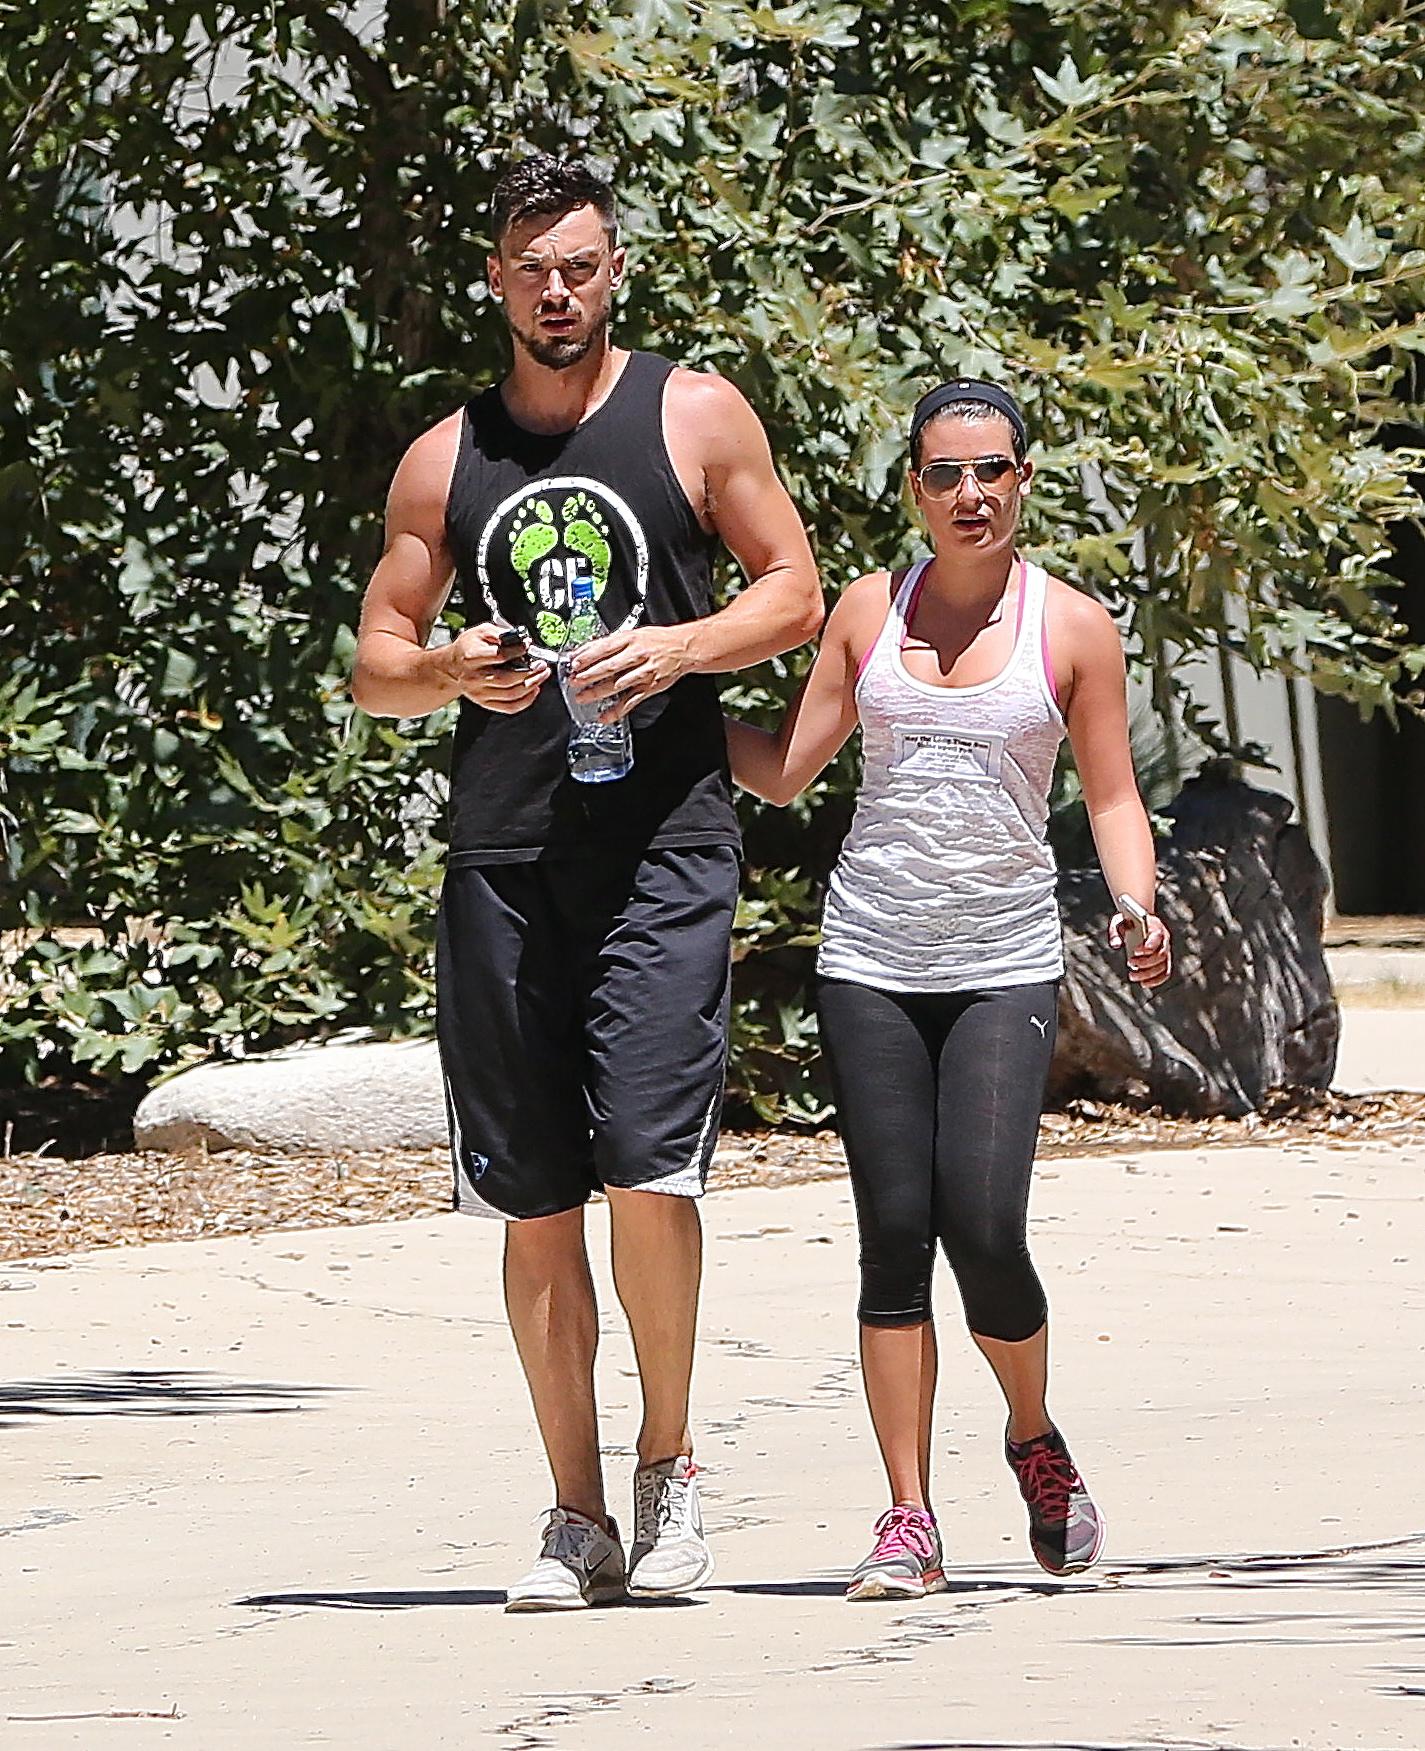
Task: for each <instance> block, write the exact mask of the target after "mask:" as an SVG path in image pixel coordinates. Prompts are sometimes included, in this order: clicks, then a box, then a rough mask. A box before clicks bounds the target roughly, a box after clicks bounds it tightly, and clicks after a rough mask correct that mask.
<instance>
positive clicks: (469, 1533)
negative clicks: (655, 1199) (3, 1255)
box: [0, 1145, 1425, 1751]
mask: <svg viewBox="0 0 1425 1751" xmlns="http://www.w3.org/2000/svg"><path fill="white" fill-rule="evenodd" d="M1422 1195H1425V1149H1422V1148H1419V1147H1413V1148H1405V1149H1400V1150H1396V1151H1392V1152H1369V1153H1367V1152H1346V1151H1332V1150H1328V1149H1325V1148H1319V1147H1315V1146H1307V1145H1292V1146H1288V1147H1284V1148H1281V1149H1276V1150H1234V1151H1228V1150H1222V1151H1215V1152H1204V1153H1177V1154H1168V1153H1161V1154H1152V1155H1144V1156H1137V1157H1129V1156H1118V1157H1113V1158H1110V1159H1104V1160H1082V1161H1061V1162H1050V1163H1046V1164H1044V1166H1042V1167H1041V1169H1040V1176H1039V1180H1038V1182H1037V1190H1036V1194H1035V1245H1036V1252H1037V1257H1038V1260H1039V1263H1040V1267H1041V1270H1042V1271H1043V1273H1044V1275H1045V1277H1046V1281H1047V1283H1048V1287H1049V1292H1050V1298H1051V1302H1052V1304H1053V1307H1054V1310H1055V1336H1056V1350H1057V1372H1056V1391H1055V1404H1056V1408H1057V1414H1058V1416H1059V1418H1060V1420H1061V1422H1062V1424H1063V1426H1064V1428H1065V1430H1066V1432H1067V1433H1068V1434H1069V1436H1070V1438H1071V1440H1072V1442H1073V1444H1074V1448H1075V1452H1076V1454H1077V1455H1078V1457H1079V1459H1080V1462H1081V1463H1082V1465H1083V1467H1084V1469H1085V1471H1086V1473H1087V1474H1088V1476H1089V1477H1090V1479H1091V1481H1092V1482H1093V1484H1094V1487H1095V1489H1096V1492H1097V1493H1098V1495H1099V1497H1100V1499H1101V1501H1102V1502H1103V1504H1104V1506H1105V1508H1106V1510H1107V1514H1108V1521H1109V1540H1108V1552H1107V1557H1106V1560H1105V1561H1104V1563H1103V1564H1102V1566H1101V1567H1100V1568H1099V1569H1098V1570H1097V1571H1095V1572H1094V1573H1093V1574H1092V1575H1091V1576H1087V1577H1083V1578H1080V1579H1077V1580H1074V1581H1071V1582H1067V1583H1062V1584H1060V1583H1055V1582H1053V1581H1050V1580H1049V1579H1048V1578H1047V1577H1046V1576H1044V1575H1042V1574H1041V1573H1040V1572H1039V1570H1038V1569H1037V1568H1035V1567H1034V1565H1033V1564H1032V1563H1031V1562H1030V1561H1029V1560H1028V1557H1027V1554H1026V1549H1025V1541H1024V1532H1023V1518H1022V1510H1021V1508H1020V1505H1019V1502H1018V1498H1017V1496H1016V1495H1015V1492H1014V1489H1013V1484H1012V1480H1011V1479H1010V1478H1009V1475H1008V1473H1007V1472H1006V1471H1005V1469H1004V1466H1003V1462H1002V1460H1001V1458H1000V1454H999V1439H1000V1428H1001V1422H1002V1416H1001V1410H1000V1407H999V1405H998V1403H997V1400H996V1396H995V1394H994V1391H993V1388H992V1385H991V1383H990V1382H989V1380H988V1378H987V1377H986V1375H985V1374H984V1372H983V1368H982V1366H981V1365H979V1364H978V1359H977V1358H974V1357H972V1355H971V1354H970V1352H969V1349H968V1344H967V1342H966V1340H965V1339H964V1336H963V1333H962V1332H961V1330H960V1329H959V1327H958V1324H957V1322H956V1321H955V1319H954V1317H953V1315H952V1313H951V1307H950V1302H951V1295H950V1294H949V1293H948V1292H947V1291H948V1285H945V1284H943V1283H942V1290H941V1295H940V1305H941V1310H942V1327H941V1330H942V1357H943V1369H942V1383H941V1393H940V1406H939V1415H938V1430H939V1434H938V1443H939V1449H938V1451H939V1466H938V1505H939V1510H940V1518H941V1523H942V1526H943V1528H944V1531H945V1535H946V1543H947V1548H948V1551H949V1553H950V1555H951V1559H952V1562H953V1564H954V1568H953V1571H952V1573H953V1585H952V1590H951V1592H950V1593H949V1594H948V1595H947V1596H943V1597H939V1598H935V1599H932V1600H929V1601H927V1602H925V1603H923V1604H921V1605H916V1606H911V1607H900V1606H896V1605H890V1606H884V1605H882V1606H871V1605H864V1606H859V1607H852V1606H848V1605H846V1604H845V1603H844V1602H843V1601H842V1599H841V1596H840V1595H841V1590H842V1585H843V1576H844V1573H845V1571H846V1569H847V1567H848V1566H849V1565H850V1564H851V1563H852V1562H854V1561H855V1560H856V1559H857V1558H858V1557H859V1555H860V1554H861V1553H862V1549H863V1547H864V1545H865V1544H866V1541H867V1534H868V1532H869V1528H870V1524H871V1520H872V1518H873V1517H874V1515H875V1514H876V1513H877V1512H878V1511H879V1509H880V1508H881V1506H882V1505H883V1504H882V1497H881V1489H882V1485H881V1481H880V1478H879V1475H878V1468H877V1465H876V1462H875V1459H874V1456H873V1451H872V1447H871V1441H870V1436H869V1432H868V1428H867V1423H866V1417H865V1412H864V1408H863V1405H862V1401H861V1396H860V1387H859V1381H858V1378H857V1373H856V1368H855V1364H854V1361H853V1345H854V1327H853V1324H852V1308H853V1298H854V1286H853V1279H854V1259H855V1247H854V1239H853V1230H852V1220H851V1209H850V1202H849V1199H848V1197H847V1194H846V1190H845V1187H844V1185H843V1184H842V1183H840V1182H836V1183H830V1184H815V1185H805V1186H799V1187H793V1188H787V1189H784V1190H779V1191H738V1192H730V1193H725V1194H721V1195H719V1196H716V1197H714V1198H711V1199H709V1200H708V1203H707V1205H706V1216H707V1224H708V1230H709V1270H708V1285H707V1292H706V1303H705V1321H704V1331H705V1339H704V1343H703V1346H702V1350H701V1353H700V1360H699V1372H698V1379H697V1399H698V1407H699V1421H698V1430H699V1438H700V1450H699V1457H700V1460H701V1462H702V1464H703V1466H704V1467H705V1473H704V1477H705V1484H706V1490H705V1501H706V1505H707V1510H708V1516H709V1521H710V1526H711V1528H712V1530H713V1533H714V1538H715V1548H716V1550H717V1555H718V1564H719V1567H718V1573H717V1575H716V1576H715V1578H714V1580H713V1582H712V1584H711V1586H710V1587H709V1588H708V1589H707V1590H706V1591H705V1592H703V1593H702V1594H700V1595H698V1596H697V1597H696V1598H695V1599H694V1600H691V1601H688V1602H679V1603H674V1604H667V1605H653V1604H649V1605H640V1606H638V1607H634V1608H624V1609H612V1610H605V1611H600V1612H591V1613H587V1614H580V1615H577V1616H573V1617H568V1616H566V1617H558V1618H550V1617H506V1616H505V1615H503V1614H502V1612H501V1610H500V1603H501V1588H502V1586H503V1584H504V1582H505V1581H506V1580H507V1579H509V1578H510V1577H512V1576H513V1575H514V1574H516V1573H518V1572H520V1571H521V1570H522V1569H523V1568H524V1567H525V1566H526V1565H527V1563H528V1561H529V1560H530V1558H531V1556H532V1554H533V1551H534V1548H535V1541H536V1538H537V1529H538V1516H539V1514H540V1510H541V1509H542V1508H543V1507H544V1506H546V1502H547V1493H548V1492H547V1483H546V1479H545V1476H544V1472H543V1469H542V1465H541V1463H540V1462H539V1460H538V1458H537V1448H536V1446H535V1442H534V1437H533V1432H532V1428H531V1426H530V1419H529V1415H528V1411H527V1406H526V1400H525V1395H524V1389H523V1386H522V1383H521V1381H520V1379H519V1376H518V1373H517V1370H516V1367H515V1363H514V1360H513V1356H512V1353H511V1349H510V1345H509V1341H508V1338H507V1335H506V1333H505V1330H504V1325H503V1320H502V1318H501V1313H500V1307H499V1295H498V1288H497V1269H496V1266H497V1257H498V1245H499V1232H498V1229H497V1228H496V1227H495V1226H494V1225H492V1224H485V1223H482V1222H479V1221H475V1220H471V1219H468V1218H456V1217H449V1218H445V1219H435V1220H421V1221H415V1222H406V1223H392V1224H388V1225H384V1226H377V1227H364V1228H347V1229H339V1230H327V1231H320V1232H318V1231H313V1232H305V1233H295V1234H294V1233H292V1232H285V1233H278V1234H271V1235H267V1236H260V1237H251V1238H238V1239H231V1240H224V1241H214V1242H187V1243H179V1244H172V1245H155V1246H149V1247H143V1248H135V1249H131V1250H128V1249H125V1250H114V1251H110V1252H104V1253H97V1254H90V1255H86V1256H80V1257H76V1258H73V1259H70V1260H67V1261H64V1262H56V1263H44V1264H40V1265H36V1266H30V1267H26V1266H7V1267H4V1268H3V1269H0V1319H3V1321H4V1325H5V1332H4V1337H5V1345H6V1355H7V1362H6V1367H5V1375H6V1378H7V1379H8V1380H9V1381H10V1383H11V1384H9V1385H8V1386H4V1387H0V1423H3V1425H4V1447H3V1462H0V1463H3V1470H0V1488H2V1490H3V1494H0V1502H3V1506H0V1526H2V1527H3V1532H4V1534H5V1536H4V1537H3V1539H0V1559H3V1568H4V1589H3V1607H0V1667H2V1669H3V1674H4V1676H3V1703H0V1727H3V1733H0V1737H3V1742H4V1744H5V1746H6V1747H15V1748H16V1751H41V1748H49V1747H59V1746H66V1747H68V1746H80V1747H84V1748H85V1751H108V1748H109V1747H123V1748H125V1751H127V1748H129V1747H143V1748H147V1747H158V1746H172V1747H178V1748H181V1751H210V1748H212V1751H220V1748H225V1747H230V1746H242V1747H261V1748H265V1747H279V1746H280V1747H284V1748H286V1747H299V1746H342V1747H345V1748H347V1751H375V1748H381V1751H384V1748H387V1747H391V1748H395V1747H402V1748H404V1747H416V1748H420V1751H424V1748H425V1747H445V1746H451V1747H455V1746H461V1747H485V1746H490V1747H506V1748H509V1751H517V1748H518V1751H534V1748H537V1747H544V1746H557V1747H561V1748H563V1747H578V1748H579V1751H603V1748H606V1747H608V1748H612V1747H619V1748H620V1751H623V1748H627V1747H637V1746H643V1745H648V1746H655V1745H657V1746H664V1745H667V1746H673V1747H677V1748H678V1751H700V1748H701V1747H714V1746H733V1747H742V1746H748V1747H751V1746H763V1745H768V1744H770V1745H779V1744H786V1745H790V1744H792V1743H794V1742H795V1743H805V1744H810V1745H816V1746H818V1747H826V1748H828V1751H891V1748H895V1751H910V1748H911V1747H915V1748H918V1751H930V1748H937V1751H948V1748H950V1747H966V1748H969V1747H974V1748H976V1751H1011V1748H1013V1751H1045V1748H1048V1747H1058V1748H1061V1751H1070V1748H1077V1751H1128V1748H1130V1747H1132V1748H1140V1747H1168V1746H1172V1747H1181V1748H1188V1747H1193V1748H1197V1747H1214V1748H1220V1751H1268V1748H1270V1751H1280V1748H1285V1747H1289V1746H1290V1747H1303V1748H1317V1751H1344V1748H1346V1747H1352V1748H1357V1747H1359V1748H1361V1751H1365V1748H1370V1751H1381V1748H1384V1747H1414V1748H1417V1751H1418V1748H1419V1747H1421V1746H1422V1745H1425V1592H1422V1582H1425V1491H1422V1489H1421V1487H1420V1482H1419V1479H1420V1474H1421V1459H1420V1455H1421V1437H1422V1387H1421V1382H1422V1380H1425V1294H1422V1290H1421V1287H1420V1243H1421V1210H1422ZM591 1226H592V1228H593V1230H594V1231H595V1235H596V1247H595V1251H596V1257H597V1260H598V1274H599V1278H600V1286H601V1294H602V1296H603V1298H604V1303H605V1306H606V1307H607V1308H609V1309H612V1307H613V1305H614V1304H613V1300H612V1296H611V1293H610V1291H609V1283H608V1273H607V1269H606V1264H605V1256H604V1255H605V1245H604V1239H605V1236H604V1229H605V1213H604V1212H603V1211H602V1209H599V1210H596V1211H595V1212H594V1213H593V1215H592V1217H591ZM605 1328H606V1332H607V1340H606V1343H605V1345H604V1349H603V1352H602V1357H601V1364H600V1366H601V1384H602V1392H603V1400H604V1403H605V1405H606V1407H607V1418H606V1423H605V1433H606V1440H607V1442H608V1444H609V1446H608V1454H609V1465H610V1469H611V1472H612V1475H613V1478H614V1480H615V1484H614V1490H615V1494H614V1506H615V1511H616V1512H619V1513H620V1515H621V1517H626V1515H627V1504H626V1497H627V1490H628V1471H629V1468H630V1464H631V1456H630V1451H629V1448H628V1445H627V1443H628V1442H629V1441H630V1440H631V1438H632V1434H633V1430H634V1424H635V1401H636V1382H635V1379H634V1376H633V1373H632V1364H631V1358H630V1351H629V1346H628V1342H627V1339H626V1336H625V1335H624V1332H623V1329H622V1325H621V1321H620V1319H619V1318H618V1317H617V1316H616V1315H615V1314H614V1313H612V1312H610V1313H609V1314H608V1315H607V1316H606V1318H605Z"/></svg>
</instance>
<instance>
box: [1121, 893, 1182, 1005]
mask: <svg viewBox="0 0 1425 1751" xmlns="http://www.w3.org/2000/svg"><path fill="white" fill-rule="evenodd" d="M1127 928H1128V920H1127V919H1126V918H1125V917H1124V916H1123V914H1122V913H1121V912H1115V913H1114V915H1113V917H1112V918H1111V919H1110V920H1109V925H1108V940H1109V942H1110V943H1111V944H1112V946H1113V947H1114V948H1122V947H1123V934H1124V932H1125V931H1126V930H1127ZM1172 970H1173V943H1172V938H1171V937H1170V936H1169V935H1168V927H1167V925H1166V924H1164V923H1163V921H1162V919H1161V918H1159V917H1157V916H1156V915H1155V914H1154V913H1152V912H1150V913H1149V914H1148V930H1147V934H1146V935H1145V936H1144V938H1143V946H1142V947H1141V948H1138V949H1135V950H1134V951H1133V953H1132V954H1131V955H1129V957H1128V977H1129V978H1130V979H1131V980H1132V982H1133V983H1134V984H1135V985H1141V986H1142V987H1143V989H1144V990H1145V991H1152V990H1153V989H1154V988H1155V987H1156V986H1158V985H1161V984H1162V983H1163V981H1164V980H1165V979H1166V978H1167V977H1168V975H1169V974H1170V973H1171V972H1172Z"/></svg>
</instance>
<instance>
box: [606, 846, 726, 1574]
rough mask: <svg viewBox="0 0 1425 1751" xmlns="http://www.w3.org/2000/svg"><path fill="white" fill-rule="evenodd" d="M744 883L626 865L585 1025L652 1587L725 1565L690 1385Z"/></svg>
mask: <svg viewBox="0 0 1425 1751" xmlns="http://www.w3.org/2000/svg"><path fill="white" fill-rule="evenodd" d="M737 876H738V870H737V858H736V856H735V854H734V853H733V852H732V851H731V850H730V849H726V848H722V849H719V848H711V849H704V850H694V849H683V850H671V851H653V852H648V853H647V854H645V855H644V856H643V857H642V858H641V859H640V860H639V862H638V864H637V866H636V867H632V868H628V869H626V870H624V871H623V872H621V878H622V879H621V881H620V883H619V888H620V891H619V892H618V893H617V894H616V895H612V894H611V895H610V898H611V899H612V900H613V903H612V904H611V905H610V906H609V910H608V913H607V915H606V917H605V918H604V919H602V920H601V921H600V922H601V929H602V940H601V941H600V944H599V953H598V962H597V969H596V976H595V978H594V979H593V980H592V981H591V983H590V990H589V999H588V1004H587V1008H586V1010H585V1017H584V1040H585V1047H586V1050H587V1053H588V1065H589V1081H588V1089H589V1114H590V1119H591V1121H592V1125H593V1136H594V1163H595V1170H596V1173H597V1175H598V1179H599V1181H600V1183H601V1184H602V1185H603V1187H604V1189H605V1191H606V1192H607V1193H608V1197H609V1204H610V1217H611V1228H612V1236H613V1266H614V1279H615V1282H616V1285H617V1288H618V1294H619V1298H620V1300H621V1301H622V1303H623V1305H624V1308H625V1310H626V1311H627V1314H628V1319H629V1324H630V1326H631V1327H632V1332H633V1343H634V1350H635V1353H636V1355H637V1358H638V1370H639V1376H640V1378H641V1380H642V1384H643V1426H642V1429H641V1431H640V1433H639V1438H638V1466H637V1469H636V1471H635V1474H634V1480H633V1494H634V1539H633V1546H632V1549H631V1551H630V1553H629V1558H630V1561H629V1585H630V1587H631V1588H633V1590H634V1591H636V1592H641V1593H682V1592H688V1591H690V1590H691V1589H692V1588H694V1587H698V1586H701V1585H702V1583H703V1582H704V1581H706V1580H707V1578H708V1576H709V1575H710V1574H711V1573H712V1569H713V1558H712V1553H711V1551H710V1550H709V1549H708V1546H707V1543H706V1540H705V1539H704V1537H703V1526H702V1510H701V1506H700V1503H699V1499H698V1482H697V1472H696V1468H695V1467H694V1466H693V1464H692V1461H691V1457H690V1454H691V1448H692V1441H691V1439H690V1436H689V1431H688V1392H689V1384H690V1380H691V1375H692V1363H693V1339H694V1332H695V1328H696V1324H697V1313H698V1286H699V1280H700V1276H701V1271H702V1231H701V1227H700V1224H699V1220H698V1214H697V1209H696V1202H697V1199H698V1198H699V1197H700V1196H701V1195H702V1191H703V1187H704V1184H705V1182H706V1179H707V1172H708V1164H709V1162H710V1161H711V1159H712V1153H713V1150H714V1148H715V1147H716V1144H717V1121H718V1115H719V1113H720V1111H721V1108H722V1085H723V1072H724V1067H725V1064H726V1059H727V1024H728V1009H729V995H730V974H731V958H730V954H729V938H730V932H731V928H732V917H733V912H734V910H735V908H736V904H737Z"/></svg>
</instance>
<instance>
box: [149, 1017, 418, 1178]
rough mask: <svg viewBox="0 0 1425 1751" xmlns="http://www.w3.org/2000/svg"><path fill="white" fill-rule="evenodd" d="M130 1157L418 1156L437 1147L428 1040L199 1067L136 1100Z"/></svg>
mask: <svg viewBox="0 0 1425 1751" xmlns="http://www.w3.org/2000/svg"><path fill="white" fill-rule="evenodd" d="M134 1140H135V1142H136V1143H137V1145H138V1147H139V1148H140V1149H194V1148H198V1147H199V1146H206V1147H207V1148H209V1149H214V1150H216V1149H264V1150H272V1151H275V1152H278V1153H292V1154H296V1153H299V1152H303V1151H307V1150H315V1151H325V1150H330V1151H336V1150H342V1149H426V1148H430V1147H432V1146H436V1145H444V1143H445V1141H446V1131H445V1094H444V1088H443V1085H442V1082H441V1075H440V1061H439V1058H438V1057H437V1054H436V1047H435V1042H434V1040H400V1041H376V1040H371V1041H360V1042H350V1041H327V1042H324V1043H319V1044H314V1045H306V1046H297V1047H293V1048H292V1049H291V1050H290V1051H286V1052H271V1053H266V1054H264V1055H262V1056H261V1057H253V1058H242V1059H237V1060H233V1061H229V1062H227V1063H222V1064H200V1065H198V1066H197V1067H196V1068H195V1069H193V1070H185V1071H183V1072H181V1073H180V1074H179V1075H177V1076H174V1077H171V1078H170V1079H169V1080H168V1081H167V1082H161V1083H159V1085H158V1087H157V1088H155V1089H152V1090H150V1092H149V1093H148V1094H147V1095H145V1097H144V1099H143V1102H142V1104H141V1105H140V1107H139V1110H138V1112H137V1113H136V1114H135V1115H134Z"/></svg>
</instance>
